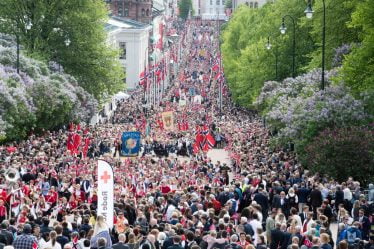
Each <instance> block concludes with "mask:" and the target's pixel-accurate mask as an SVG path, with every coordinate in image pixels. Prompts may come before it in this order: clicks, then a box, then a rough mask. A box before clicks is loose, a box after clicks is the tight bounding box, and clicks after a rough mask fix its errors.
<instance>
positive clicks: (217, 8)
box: [200, 0, 228, 20]
mask: <svg viewBox="0 0 374 249" xmlns="http://www.w3.org/2000/svg"><path fill="white" fill-rule="evenodd" d="M226 1H227V0H203V1H200V7H201V18H202V19H203V20H227V19H228V17H227V16H226V13H225V4H226Z"/></svg>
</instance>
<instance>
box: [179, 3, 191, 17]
mask: <svg viewBox="0 0 374 249" xmlns="http://www.w3.org/2000/svg"><path fill="white" fill-rule="evenodd" d="M178 7H179V17H180V18H182V19H184V20H186V19H187V17H188V14H189V13H190V11H191V14H192V11H193V9H192V1H191V0H181V1H179V3H178Z"/></svg>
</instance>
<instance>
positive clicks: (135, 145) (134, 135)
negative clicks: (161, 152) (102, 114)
mask: <svg viewBox="0 0 374 249" xmlns="http://www.w3.org/2000/svg"><path fill="white" fill-rule="evenodd" d="M140 139H141V135H140V132H139V131H128V132H124V133H122V146H121V155H122V156H137V155H138V153H139V151H140Z"/></svg>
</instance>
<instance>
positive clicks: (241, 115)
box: [0, 21, 374, 249]
mask: <svg viewBox="0 0 374 249" xmlns="http://www.w3.org/2000/svg"><path fill="white" fill-rule="evenodd" d="M214 25H215V23H200V22H198V21H188V22H187V23H186V27H185V29H184V30H182V31H181V32H182V33H183V34H184V36H185V41H184V42H183V47H184V49H183V53H182V54H183V57H182V58H181V59H182V60H181V61H180V62H179V64H180V69H179V71H178V75H175V77H173V78H174V82H172V84H170V86H169V87H168V89H167V90H166V91H165V96H163V99H162V101H161V103H160V105H159V106H157V107H156V106H154V107H153V108H152V109H144V108H143V107H142V103H143V101H144V94H143V89H139V90H137V91H134V92H133V93H132V95H131V97H130V99H127V100H123V101H121V102H120V103H119V106H118V108H117V110H116V112H115V114H114V115H113V117H111V118H110V119H109V120H108V122H107V123H105V124H99V125H96V126H94V127H85V126H83V125H82V127H80V125H78V126H74V127H70V129H65V130H59V131H46V132H45V133H44V134H43V135H42V136H36V135H31V136H30V137H29V138H28V139H27V140H25V141H22V142H19V143H13V144H7V145H4V146H1V147H0V167H1V170H2V173H3V174H2V176H1V177H0V180H1V182H0V184H1V186H0V222H1V231H0V247H4V248H5V249H12V248H15V249H37V248H40V249H62V248H63V249H86V248H94V249H106V248H114V249H253V248H256V249H266V248H270V249H298V248H303V249H317V248H323V249H330V248H333V247H336V248H340V249H345V248H365V249H369V248H370V249H372V248H374V231H373V218H374V204H373V201H374V185H372V184H371V185H369V190H368V192H365V191H364V189H365V187H366V186H362V185H360V183H359V182H357V181H355V180H354V179H352V178H350V179H347V180H346V181H345V182H342V183H339V182H336V181H335V180H333V179H329V178H326V177H325V176H323V174H320V175H314V174H311V173H310V172H308V171H307V170H305V169H304V168H303V167H302V165H300V164H299V162H298V161H297V158H296V156H295V154H294V153H293V152H292V151H290V150H287V149H284V150H272V149H270V147H269V139H270V135H269V132H268V130H266V128H265V127H264V126H263V123H262V122H261V120H260V119H259V118H257V116H256V115H255V114H253V113H249V112H248V111H246V110H243V109H242V108H240V107H237V106H235V105H233V104H232V102H231V101H230V96H229V93H228V92H227V90H226V88H224V87H223V95H224V98H223V99H224V100H223V104H222V106H220V104H219V102H218V101H217V96H218V95H219V85H218V84H219V82H220V79H219V78H218V77H215V76H216V75H217V74H219V73H221V72H220V70H219V71H218V72H217V71H215V70H212V67H213V66H214V65H215V63H216V61H217V58H218V59H219V56H218V54H219V51H218V46H219V44H218V39H217V35H218V34H217V32H216V27H215V26H214ZM189 89H194V91H193V94H191V93H190V90H189ZM193 95H199V96H201V99H202V101H199V102H198V103H196V102H194V101H193ZM180 99H184V100H186V104H185V105H180V104H179V100H180ZM162 111H173V113H174V115H175V119H176V122H179V121H180V122H182V121H183V122H184V123H186V122H187V123H188V126H189V128H187V129H183V130H181V129H178V128H177V127H175V129H174V130H165V129H163V127H162V124H161V123H160V113H161V112H162ZM200 126H206V127H208V132H210V133H212V134H213V135H214V138H215V141H216V146H218V147H219V148H224V149H225V150H226V151H227V152H228V153H229V155H230V159H231V164H230V165H227V164H226V163H223V162H220V161H216V160H212V158H209V157H208V154H207V153H206V151H204V150H202V149H201V148H200V149H199V150H198V151H194V149H193V143H194V141H195V135H196V134H195V133H196V130H195V129H196V127H200ZM133 130H138V131H141V132H142V135H143V140H142V150H141V153H140V154H139V156H138V157H133V158H124V157H121V156H120V150H121V148H120V144H121V134H122V132H123V131H133ZM72 133H76V134H80V138H79V139H81V140H82V142H81V143H80V144H81V146H80V147H79V148H76V149H67V147H68V146H67V141H69V137H70V136H71V134H72ZM73 147H74V146H73ZM99 157H101V158H104V159H105V160H106V161H108V162H109V163H110V164H111V165H112V166H113V169H114V172H115V175H114V176H115V184H114V186H115V191H114V194H115V214H114V228H113V229H109V228H108V227H107V225H106V222H105V220H104V218H103V216H101V215H97V213H96V209H97V193H96V187H97V183H96V180H97V179H96V165H97V162H96V159H97V158H99ZM18 174H19V175H20V177H19V179H17V175H18ZM333 223H335V224H337V226H338V228H337V231H335V230H334V229H332V226H333V225H332V224H333ZM334 233H336V234H334ZM333 238H336V239H335V240H334V239H333Z"/></svg>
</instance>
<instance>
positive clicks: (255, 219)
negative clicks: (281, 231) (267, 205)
mask: <svg viewBox="0 0 374 249" xmlns="http://www.w3.org/2000/svg"><path fill="white" fill-rule="evenodd" d="M252 218H253V219H252V220H251V221H250V222H249V225H251V227H252V229H253V232H254V233H255V234H254V235H253V238H255V239H256V238H258V235H259V234H258V231H259V229H260V230H262V224H261V222H260V221H259V220H258V215H257V213H254V214H253V216H252Z"/></svg>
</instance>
